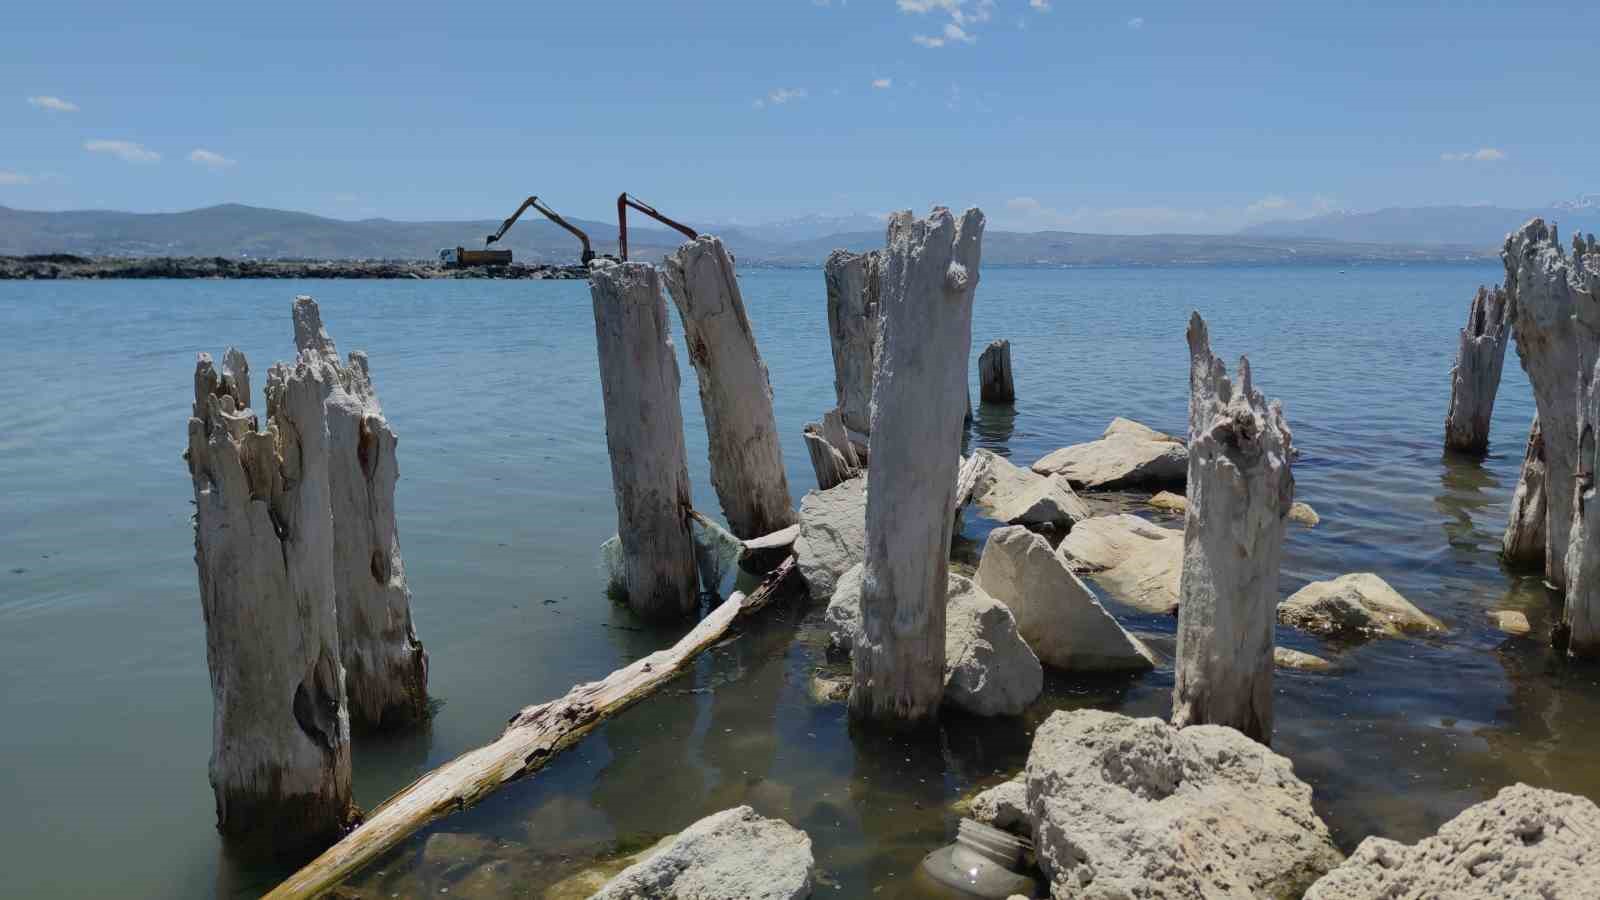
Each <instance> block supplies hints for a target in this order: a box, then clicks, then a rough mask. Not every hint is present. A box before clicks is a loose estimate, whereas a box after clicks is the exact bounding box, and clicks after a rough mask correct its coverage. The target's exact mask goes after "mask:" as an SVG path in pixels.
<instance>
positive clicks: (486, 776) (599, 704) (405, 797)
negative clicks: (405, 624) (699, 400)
mask: <svg viewBox="0 0 1600 900" xmlns="http://www.w3.org/2000/svg"><path fill="white" fill-rule="evenodd" d="M634 265H639V264H637V263H635V264H634ZM795 575H796V573H795V563H794V558H793V557H790V558H789V559H787V560H785V561H784V562H783V564H781V565H780V566H778V568H777V569H775V570H774V571H773V572H772V574H770V575H768V576H767V578H766V579H765V580H763V581H762V582H761V585H760V586H759V587H757V588H756V589H755V590H754V591H751V592H750V595H749V596H746V595H744V594H742V593H734V594H733V596H731V597H729V598H728V599H727V600H725V601H723V602H722V603H721V604H720V605H718V606H717V608H716V609H714V610H712V611H711V613H710V614H709V615H707V616H706V617H705V618H704V619H702V620H700V624H698V625H696V626H695V627H694V629H693V630H691V631H690V632H689V633H688V634H686V635H684V636H683V638H682V639H680V640H679V641H678V642H677V643H676V644H674V645H673V646H671V647H669V648H667V649H665V650H658V651H656V652H655V653H652V654H650V655H649V656H646V657H644V658H643V659H638V660H635V661H634V662H633V663H631V664H629V665H628V666H625V667H623V668H621V669H618V670H616V671H615V672H612V673H611V674H610V675H607V676H606V677H605V678H604V679H602V680H600V681H594V682H590V683H588V684H580V685H578V686H576V687H574V688H573V689H572V690H570V691H568V692H567V694H566V696H564V697H562V698H560V699H558V700H552V701H550V702H548V703H541V704H538V705H536V706H529V707H527V708H525V709H523V710H522V711H521V712H519V713H518V714H517V715H515V716H513V717H512V718H511V723H510V724H509V725H507V726H506V729H505V731H504V733H502V734H501V735H500V737H499V739H498V740H496V741H495V742H494V743H492V744H488V745H486V746H483V747H479V748H478V749H476V750H469V751H468V752H466V753H463V754H461V755H460V756H458V757H456V758H455V759H453V760H451V761H450V762H448V763H445V764H444V765H442V766H440V767H439V768H437V769H434V770H433V771H432V772H429V773H428V774H426V775H424V776H422V777H421V778H418V779H417V780H416V781H413V782H412V783H411V784H410V785H408V786H406V787H405V788H404V789H402V790H401V791H399V792H398V793H396V794H395V795H394V796H392V797H390V798H389V799H388V800H385V801H384V802H383V804H382V805H381V806H379V807H378V808H377V809H375V810H373V811H372V814H371V815H369V816H368V817H367V820H366V822H365V824H363V825H362V826H361V827H360V828H357V829H356V830H355V831H352V832H351V833H350V834H349V835H347V836H346V837H345V838H344V840H342V841H340V842H339V843H337V844H335V845H334V846H333V847H330V848H329V849H328V850H327V851H326V852H324V853H323V854H322V855H321V856H319V857H317V858H316V859H314V860H312V861H311V862H310V863H308V864H306V866H305V867H304V868H302V869H301V870H300V871H298V872H296V873H295V874H294V875H292V876H291V877H290V878H289V879H288V880H286V881H284V882H283V883H282V884H280V885H278V887H277V888H275V889H274V890H273V891H272V892H271V893H269V894H267V897H268V898H274V900H284V898H290V897H316V896H318V895H320V894H322V893H323V892H325V891H327V890H328V889H329V888H332V887H334V886H335V885H337V884H338V883H339V882H341V881H343V880H345V879H346V878H348V877H350V876H351V875H353V874H355V873H356V872H357V871H359V870H360V869H361V868H362V867H363V866H365V865H366V864H368V863H370V862H372V861H373V860H375V859H377V858H378V857H380V856H382V855H383V854H384V853H385V852H386V851H388V850H389V849H390V848H391V847H393V846H395V845H396V844H398V843H400V842H401V841H402V840H404V839H405V838H406V837H407V836H408V835H410V834H412V833H413V832H415V831H416V830H417V829H419V828H421V827H423V826H424V825H426V824H428V823H429V822H432V821H433V820H435V819H437V818H440V817H441V816H445V815H448V814H449V813H452V812H455V811H457V810H460V809H465V808H467V807H469V806H472V805H474V804H476V803H478V802H479V801H481V800H483V799H484V798H485V797H487V796H489V795H490V794H492V793H494V792H495V791H496V790H498V789H499V788H501V787H502V786H504V785H506V784H508V783H510V782H512V781H515V780H517V779H519V778H523V777H525V776H527V775H531V774H533V773H535V772H537V771H539V770H540V769H542V768H544V767H545V765H546V764H548V763H549V762H550V760H551V759H553V758H555V756H556V755H557V754H559V753H560V752H561V751H563V750H565V749H567V748H568V747H571V746H573V745H574V744H576V743H577V742H578V741H579V740H581V739H582V738H583V736H584V735H586V734H588V733H589V732H591V731H593V730H594V729H595V728H596V727H597V726H598V725H600V723H602V722H604V721H605V720H607V719H609V718H611V717H612V716H615V715H616V714H618V713H620V712H622V711H623V710H625V709H627V708H628V707H630V706H632V705H633V704H634V703H637V702H638V701H640V700H642V699H644V698H645V697H646V696H648V695H649V694H650V693H651V692H653V691H655V690H656V689H657V688H659V687H661V686H662V685H664V684H666V683H667V682H669V681H671V680H672V679H674V678H676V677H678V675H680V674H682V673H683V672H684V671H685V670H686V669H688V667H689V664H690V663H691V662H693V661H694V659H695V657H696V656H698V655H699V654H700V653H701V651H703V650H705V649H706V648H708V647H710V646H712V645H713V644H716V643H718V642H719V641H721V640H722V638H723V636H724V635H725V634H727V632H728V629H729V627H731V626H732V625H733V623H734V622H735V621H737V620H739V619H742V618H745V617H747V616H750V615H752V614H754V613H756V612H759V611H760V610H761V609H763V608H765V607H766V606H767V605H768V604H770V603H771V602H772V601H773V600H775V599H778V598H779V597H781V596H783V595H785V594H786V593H788V592H789V591H790V590H791V589H792V590H798V589H799V587H798V585H799V579H798V578H797V577H795Z"/></svg>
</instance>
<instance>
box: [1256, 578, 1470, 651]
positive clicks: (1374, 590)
mask: <svg viewBox="0 0 1600 900" xmlns="http://www.w3.org/2000/svg"><path fill="white" fill-rule="evenodd" d="M1278 621H1279V622H1281V623H1282V624H1284V625H1290V626H1293V627H1295V628H1299V629H1301V630H1302V631H1309V632H1311V633H1312V634H1319V635H1322V636H1324V637H1337V638H1340V639H1343V640H1362V639H1366V638H1380V637H1403V636H1405V635H1406V634H1412V633H1419V632H1430V631H1443V630H1444V624H1443V623H1442V622H1440V621H1439V620H1438V619H1435V618H1434V617H1432V616H1430V615H1428V614H1427V613H1425V612H1423V611H1422V610H1420V609H1418V608H1417V607H1416V606H1415V605H1413V604H1412V603H1411V601H1409V600H1407V599H1406V598H1404V597H1402V596H1400V592H1399V591H1396V590H1395V589H1394V588H1392V587H1390V586H1389V583H1388V582H1387V581H1384V580H1383V579H1382V578H1379V577H1378V576H1377V575H1374V574H1372V573H1371V572H1356V573H1353V574H1350V575H1341V576H1339V577H1338V578H1334V579H1332V580H1330V581H1313V582H1312V583H1310V584H1308V585H1306V586H1305V587H1303V588H1301V589H1300V590H1298V591H1295V592H1294V593H1293V594H1291V595H1290V596H1289V599H1287V600H1285V601H1283V602H1282V603H1280V604H1278Z"/></svg>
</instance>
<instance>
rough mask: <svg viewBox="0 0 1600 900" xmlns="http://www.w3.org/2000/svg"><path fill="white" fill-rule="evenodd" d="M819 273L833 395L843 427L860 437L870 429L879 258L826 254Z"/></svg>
mask: <svg viewBox="0 0 1600 900" xmlns="http://www.w3.org/2000/svg"><path fill="white" fill-rule="evenodd" d="M822 272H823V277H824V278H825V279H826V282H827V287H828V341H829V344H830V345H831V346H832V348H833V390H834V394H835V395H836V397H837V399H838V407H839V412H840V414H841V415H842V416H843V417H844V424H845V427H846V428H848V429H850V430H851V431H854V432H856V433H857V434H858V435H865V434H866V433H867V431H868V429H869V428H870V427H871V424H872V423H871V418H872V373H873V369H874V367H875V365H876V361H877V357H878V344H879V339H880V331H881V328H880V315H881V313H880V309H879V297H878V293H879V289H880V287H879V282H880V280H881V277H882V259H881V255H880V253H879V252H878V251H876V250H874V251H872V252H870V253H850V252H848V251H845V250H835V251H833V252H832V253H830V254H828V259H827V262H825V263H824V264H823V267H822Z"/></svg>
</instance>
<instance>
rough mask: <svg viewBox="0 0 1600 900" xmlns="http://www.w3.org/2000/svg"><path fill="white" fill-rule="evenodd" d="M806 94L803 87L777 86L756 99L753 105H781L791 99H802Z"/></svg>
mask: <svg viewBox="0 0 1600 900" xmlns="http://www.w3.org/2000/svg"><path fill="white" fill-rule="evenodd" d="M806 96H807V94H806V89H805V88H778V89H777V90H775V91H771V92H769V93H768V94H767V96H765V97H762V98H761V99H759V100H757V101H756V102H755V103H754V104H753V105H754V106H755V108H756V109H764V108H766V107H767V106H782V105H783V104H785V103H788V102H789V101H791V100H804V99H805V98H806Z"/></svg>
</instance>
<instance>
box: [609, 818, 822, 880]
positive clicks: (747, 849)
mask: <svg viewBox="0 0 1600 900" xmlns="http://www.w3.org/2000/svg"><path fill="white" fill-rule="evenodd" d="M815 869H816V861H815V860H814V859H813V858H812V855H811V838H809V837H807V836H806V833H805V832H804V831H801V830H800V829H798V828H795V827H794V826H792V825H790V824H789V823H787V822H784V821H782V820H780V819H768V818H765V817H763V816H760V815H757V814H756V811H755V810H753V809H751V808H750V807H748V806H739V807H735V808H733V809H728V810H724V811H722V812H719V813H716V814H714V815H710V816H707V817H706V818H704V819H701V820H700V821H698V822H696V823H694V824H693V825H690V826H689V827H688V828H685V829H684V830H683V831H682V833H680V834H678V835H677V836H676V837H674V838H671V839H670V840H669V841H666V842H663V844H661V845H659V846H658V847H657V848H656V849H654V850H653V851H652V852H651V853H650V854H649V855H648V856H646V857H645V858H644V859H642V860H640V861H639V862H637V863H634V864H633V865H632V866H629V867H628V868H627V869H624V870H623V871H622V872H621V874H619V875H617V877H616V878H613V879H612V880H611V881H610V882H609V883H607V884H606V886H605V887H603V888H601V889H600V890H599V891H597V892H596V893H595V894H594V898H595V900H636V898H641V900H642V898H652V900H653V898H660V900H667V898H681V900H700V898H703V900H712V898H722V897H727V898H733V897H740V898H749V900H802V898H805V897H809V896H811V891H812V888H813V885H814V873H815Z"/></svg>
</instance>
